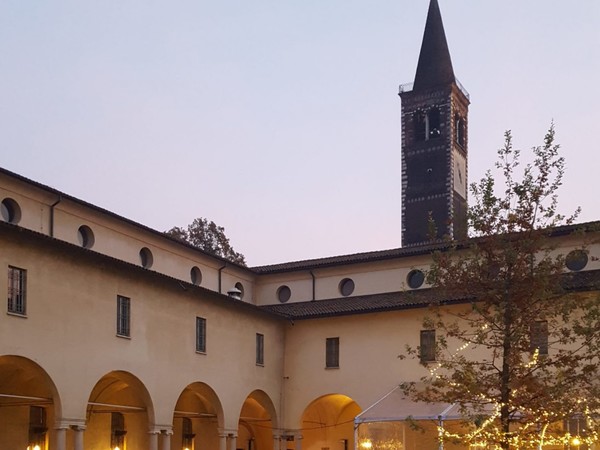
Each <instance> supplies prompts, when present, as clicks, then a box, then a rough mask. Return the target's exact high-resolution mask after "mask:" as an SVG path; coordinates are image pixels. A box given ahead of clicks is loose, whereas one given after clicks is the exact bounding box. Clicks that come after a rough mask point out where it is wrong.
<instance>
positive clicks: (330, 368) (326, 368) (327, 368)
mask: <svg viewBox="0 0 600 450" xmlns="http://www.w3.org/2000/svg"><path fill="white" fill-rule="evenodd" d="M339 368H340V366H335V367H334V366H332V367H325V370H338V369H339Z"/></svg>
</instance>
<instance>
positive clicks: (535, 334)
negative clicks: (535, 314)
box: [531, 320, 548, 355]
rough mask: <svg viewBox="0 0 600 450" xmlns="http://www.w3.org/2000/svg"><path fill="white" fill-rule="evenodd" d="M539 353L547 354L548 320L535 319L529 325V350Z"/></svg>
mask: <svg viewBox="0 0 600 450" xmlns="http://www.w3.org/2000/svg"><path fill="white" fill-rule="evenodd" d="M536 350H537V351H538V354H540V355H547V354H548V321H547V320H536V321H535V322H533V324H532V325H531V352H532V353H533V352H535V351H536Z"/></svg>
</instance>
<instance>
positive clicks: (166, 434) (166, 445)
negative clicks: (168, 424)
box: [160, 430, 173, 450]
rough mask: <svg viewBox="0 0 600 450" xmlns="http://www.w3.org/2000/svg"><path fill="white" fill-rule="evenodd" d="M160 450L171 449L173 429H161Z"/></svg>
mask: <svg viewBox="0 0 600 450" xmlns="http://www.w3.org/2000/svg"><path fill="white" fill-rule="evenodd" d="M160 435H161V438H162V439H161V441H162V445H161V450H171V436H172V435H173V430H162V431H161V433H160Z"/></svg>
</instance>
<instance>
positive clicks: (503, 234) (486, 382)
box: [403, 125, 600, 449]
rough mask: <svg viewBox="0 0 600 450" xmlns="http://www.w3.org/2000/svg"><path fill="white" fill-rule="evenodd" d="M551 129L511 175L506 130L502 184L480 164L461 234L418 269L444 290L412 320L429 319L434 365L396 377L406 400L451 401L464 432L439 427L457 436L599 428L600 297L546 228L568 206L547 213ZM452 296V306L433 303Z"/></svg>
mask: <svg viewBox="0 0 600 450" xmlns="http://www.w3.org/2000/svg"><path fill="white" fill-rule="evenodd" d="M554 137H555V131H554V125H552V126H551V127H550V129H549V131H548V133H547V134H546V136H545V139H544V144H543V145H542V146H539V147H534V148H533V158H534V159H533V163H531V164H527V165H525V166H524V168H523V171H522V174H521V176H520V177H519V178H520V179H517V175H518V174H517V171H518V169H520V164H519V163H520V152H519V150H516V149H514V148H513V145H512V137H511V133H510V132H507V133H506V134H505V144H504V146H503V147H502V148H501V149H500V150H499V151H498V157H499V158H498V162H497V163H496V167H497V168H498V169H500V170H501V171H502V174H503V178H504V186H503V189H501V193H500V194H497V193H496V192H497V190H498V189H497V187H496V183H495V179H494V177H493V176H492V173H491V172H490V171H488V172H487V173H486V175H485V176H484V177H483V179H482V180H481V181H479V182H478V183H474V184H472V185H471V187H470V192H471V193H472V197H473V198H474V203H473V205H472V206H470V207H469V211H468V225H469V230H470V239H469V240H468V241H467V242H465V243H462V244H461V243H450V244H449V246H448V248H447V249H446V250H440V251H436V252H435V253H434V254H433V263H432V265H431V267H430V269H429V270H428V273H427V279H428V282H429V283H430V284H431V286H432V288H434V289H436V290H438V292H439V293H440V295H441V296H442V297H441V298H444V299H445V301H444V302H438V303H435V304H432V305H431V310H430V314H428V317H427V318H426V319H425V321H424V324H423V326H424V328H425V329H435V330H436V334H437V340H436V344H435V356H436V358H435V359H436V363H435V364H436V365H435V366H428V368H429V369H430V375H429V376H426V377H423V378H422V379H421V382H422V383H421V384H416V383H404V384H403V387H404V390H405V393H406V394H407V395H408V396H409V397H410V398H412V399H414V400H416V401H425V402H445V403H455V404H458V405H459V407H460V410H461V413H462V416H463V418H464V422H463V423H462V428H461V429H462V430H463V431H462V432H460V433H455V434H454V435H450V433H446V436H445V437H446V438H449V439H450V438H452V439H455V440H458V441H460V442H461V443H463V444H468V445H483V443H485V444H486V445H488V446H490V447H492V448H495V447H500V448H502V449H509V448H541V447H542V446H543V445H546V444H554V445H565V444H570V442H569V439H573V438H574V437H575V435H576V434H577V438H578V439H579V442H580V443H582V444H585V443H586V440H587V441H589V442H591V441H594V440H597V439H598V437H599V436H600V434H599V432H600V429H599V426H598V424H597V423H596V422H597V421H596V419H597V416H596V413H597V412H598V411H600V396H599V394H600V392H599V391H598V375H600V365H599V358H600V307H599V301H598V298H596V297H595V296H589V295H587V296H586V295H581V294H578V293H575V292H572V291H569V290H567V289H566V288H565V286H566V285H568V282H569V279H568V275H566V274H565V273H564V263H565V257H564V256H563V255H560V254H559V253H558V251H557V249H556V245H555V244H554V243H553V242H554V241H556V239H552V233H555V232H556V230H557V227H560V226H561V225H570V224H572V223H573V221H574V219H575V218H576V216H577V213H578V211H577V212H576V213H575V214H574V215H573V216H571V217H569V218H566V217H564V216H562V215H560V214H559V213H558V212H557V206H558V196H557V191H558V189H559V187H560V186H561V183H562V178H563V174H564V159H563V158H562V157H561V156H559V146H558V145H557V144H555V142H554ZM581 251H583V252H585V248H582V249H581ZM452 300H454V301H457V302H458V303H460V305H454V306H452V307H450V306H448V305H447V304H444V303H447V302H448V301H452ZM419 351H420V349H418V348H417V349H410V348H409V349H408V353H411V354H413V355H418V354H419ZM573 420H580V424H581V425H583V426H581V427H579V429H578V431H577V432H575V431H574V430H571V433H570V434H569V433H568V432H565V427H564V424H566V423H569V422H571V423H573V422H572V421H573ZM567 428H568V427H567ZM582 430H585V431H582ZM589 442H588V443H589Z"/></svg>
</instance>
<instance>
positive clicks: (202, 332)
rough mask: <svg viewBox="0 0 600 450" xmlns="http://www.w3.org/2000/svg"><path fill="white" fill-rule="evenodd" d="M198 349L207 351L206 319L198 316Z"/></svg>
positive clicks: (199, 351) (203, 351) (200, 351)
mask: <svg viewBox="0 0 600 450" xmlns="http://www.w3.org/2000/svg"><path fill="white" fill-rule="evenodd" d="M196 351H197V352H198V353H206V319H204V318H202V317H196Z"/></svg>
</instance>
